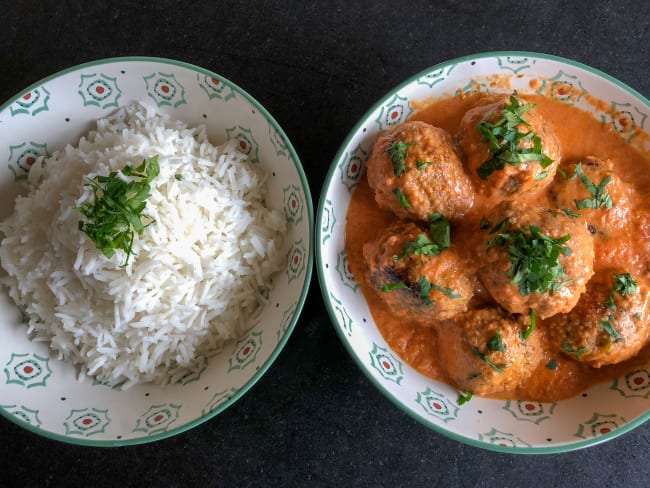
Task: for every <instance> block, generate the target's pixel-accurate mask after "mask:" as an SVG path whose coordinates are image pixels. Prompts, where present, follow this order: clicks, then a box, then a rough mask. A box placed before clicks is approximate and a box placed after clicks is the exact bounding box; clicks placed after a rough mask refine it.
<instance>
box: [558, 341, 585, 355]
mask: <svg viewBox="0 0 650 488" xmlns="http://www.w3.org/2000/svg"><path fill="white" fill-rule="evenodd" d="M562 350H563V351H564V352H566V353H568V354H573V355H574V356H575V357H576V358H578V359H579V358H580V356H582V355H583V354H584V353H585V352H586V351H587V346H582V347H580V348H578V349H576V348H574V347H573V346H572V345H571V344H569V343H568V342H563V343H562Z"/></svg>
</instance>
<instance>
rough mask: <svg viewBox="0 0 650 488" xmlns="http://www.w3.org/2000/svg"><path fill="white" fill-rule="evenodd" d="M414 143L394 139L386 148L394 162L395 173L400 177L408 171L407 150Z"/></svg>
mask: <svg viewBox="0 0 650 488" xmlns="http://www.w3.org/2000/svg"><path fill="white" fill-rule="evenodd" d="M412 145H413V143H412V142H402V141H392V142H391V143H390V144H388V147H387V148H386V152H387V153H388V155H389V156H390V160H391V162H392V163H393V173H395V176H397V177H398V178H399V177H400V176H402V175H403V174H404V173H406V164H405V162H406V150H407V149H408V148H409V147H411V146H412Z"/></svg>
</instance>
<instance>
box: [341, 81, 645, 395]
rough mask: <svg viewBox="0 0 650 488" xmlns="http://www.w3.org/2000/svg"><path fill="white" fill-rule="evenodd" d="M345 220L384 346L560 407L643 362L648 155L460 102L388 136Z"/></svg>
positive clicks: (481, 386) (490, 391) (478, 102)
mask: <svg viewBox="0 0 650 488" xmlns="http://www.w3.org/2000/svg"><path fill="white" fill-rule="evenodd" d="M366 174H367V178H364V179H362V181H361V182H360V184H359V185H358V187H357V188H356V189H355V191H354V193H353V195H352V200H351V202H350V206H349V208H348V214H347V222H346V252H347V254H348V258H349V266H350V270H351V271H352V273H353V275H354V276H355V278H356V280H357V281H358V282H359V283H360V285H361V287H362V290H363V293H364V296H365V297H366V300H367V302H368V305H369V307H370V311H371V313H372V315H373V318H374V321H375V323H376V324H377V327H378V328H379V330H380V332H381V333H382V335H383V336H384V338H385V339H386V341H387V342H388V344H389V345H390V347H391V348H392V349H393V350H394V351H396V352H397V353H398V354H399V355H400V356H401V357H402V358H403V359H404V360H405V361H406V362H407V363H409V364H410V365H411V366H413V367H414V368H415V369H416V370H418V371H419V372H421V373H422V374H424V375H427V376H429V377H431V378H434V379H436V380H439V381H443V382H446V383H448V384H450V385H453V386H454V387H456V388H458V390H459V392H460V393H461V398H468V397H469V396H470V395H478V396H484V397H492V398H509V399H518V400H534V401H556V400H559V399H562V398H567V397H571V396H574V395H576V394H578V393H580V392H582V391H584V390H585V389H587V388H588V387H589V386H591V385H593V384H595V383H598V382H603V381H607V380H608V379H612V378H615V377H618V376H621V375H623V374H626V373H628V372H631V371H634V370H635V369H637V368H640V367H643V366H644V365H645V364H647V363H648V362H650V346H649V345H648V343H649V340H650V288H649V287H648V283H650V239H649V237H650V207H649V205H648V203H647V202H648V197H649V194H650V160H649V159H648V158H647V156H646V155H642V154H640V153H639V152H638V151H636V150H635V149H634V147H632V145H630V144H629V143H628V142H626V141H625V140H623V138H622V137H621V136H620V134H618V133H617V132H616V131H615V130H614V129H613V128H612V127H611V126H608V125H605V124H603V123H601V122H600V121H598V120H596V118H595V117H594V116H592V115H591V114H589V113H587V112H584V111H582V110H580V109H578V108H575V107H572V106H570V105H567V104H564V103H561V102H559V101H556V100H554V99H552V98H549V97H545V96H542V95H520V94H517V93H507V94H502V95H495V94H490V95H488V94H465V95H460V96H456V97H451V98H446V99H442V100H438V101H435V102H432V103H431V104H429V105H427V106H426V107H423V108H422V109H421V110H419V111H418V112H416V113H415V114H414V115H413V116H412V117H411V118H410V119H409V120H407V121H405V122H402V123H401V124H399V125H397V126H396V127H394V128H392V129H391V130H389V131H386V132H383V133H381V134H380V135H379V136H378V138H377V140H376V142H375V144H374V146H373V148H372V151H371V152H370V154H369V157H368V160H367V161H366Z"/></svg>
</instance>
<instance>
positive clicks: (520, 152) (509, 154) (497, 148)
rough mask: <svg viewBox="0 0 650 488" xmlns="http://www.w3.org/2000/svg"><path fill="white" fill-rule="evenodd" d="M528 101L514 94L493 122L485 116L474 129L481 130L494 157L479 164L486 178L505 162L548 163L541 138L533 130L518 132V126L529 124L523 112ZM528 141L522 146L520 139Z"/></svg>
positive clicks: (503, 166)
mask: <svg viewBox="0 0 650 488" xmlns="http://www.w3.org/2000/svg"><path fill="white" fill-rule="evenodd" d="M534 107H535V106H534V105H531V104H523V105H522V104H521V103H520V102H519V100H518V99H517V97H515V96H514V95H511V96H510V104H508V103H507V102H506V103H504V104H503V110H501V118H500V119H499V120H497V121H496V122H490V121H487V120H484V121H482V122H480V123H479V124H478V126H477V127H476V129H477V130H478V131H479V132H481V134H483V141H484V142H487V143H488V144H489V146H490V152H491V153H492V154H493V157H492V158H491V159H489V160H487V161H485V162H484V163H483V164H482V165H481V166H479V168H478V170H477V172H478V175H479V177H481V178H482V179H484V180H485V179H487V178H488V177H489V176H490V175H491V174H492V173H493V172H495V171H498V170H502V169H503V168H505V165H506V164H510V165H512V166H518V165H519V164H521V163H523V162H529V161H538V162H539V164H540V165H541V166H542V168H546V167H548V166H549V165H550V164H552V163H553V160H552V159H551V158H549V157H548V156H546V155H545V154H544V153H542V140H541V139H540V137H539V136H538V135H537V134H536V133H535V132H533V131H532V130H530V131H527V132H519V127H520V126H528V127H530V125H529V124H528V122H527V121H526V119H524V113H525V112H526V111H528V110H530V109H531V108H534ZM523 141H530V142H531V143H532V147H527V148H522V147H521V142H523Z"/></svg>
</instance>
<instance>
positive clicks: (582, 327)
mask: <svg viewBox="0 0 650 488" xmlns="http://www.w3.org/2000/svg"><path fill="white" fill-rule="evenodd" d="M649 300H650V290H649V289H648V286H647V284H646V283H645V282H644V281H643V280H641V279H640V278H638V277H634V276H632V275H631V274H629V273H626V272H625V271H622V270H619V272H616V271H612V270H609V271H602V272H599V273H597V274H596V275H595V276H594V277H593V278H592V279H591V281H590V282H589V284H588V285H587V291H586V292H585V293H584V294H583V295H582V297H581V298H580V301H579V302H578V304H577V305H576V306H575V308H574V309H573V310H571V312H569V313H567V314H561V315H556V316H555V317H553V318H552V319H550V320H549V321H548V325H547V326H548V330H549V335H550V337H551V342H552V344H553V345H554V347H556V348H557V349H558V350H561V351H563V352H564V353H565V354H567V355H569V356H571V357H573V358H574V359H576V360H578V361H582V362H585V363H588V364H590V365H591V366H595V367H601V366H604V365H607V364H616V363H620V362H621V361H625V360H626V359H629V358H631V357H634V356H636V354H637V353H638V352H639V351H640V350H641V348H642V347H643V346H645V345H646V344H647V342H648V338H649V335H650V312H649V310H648V308H649V304H648V302H649Z"/></svg>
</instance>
